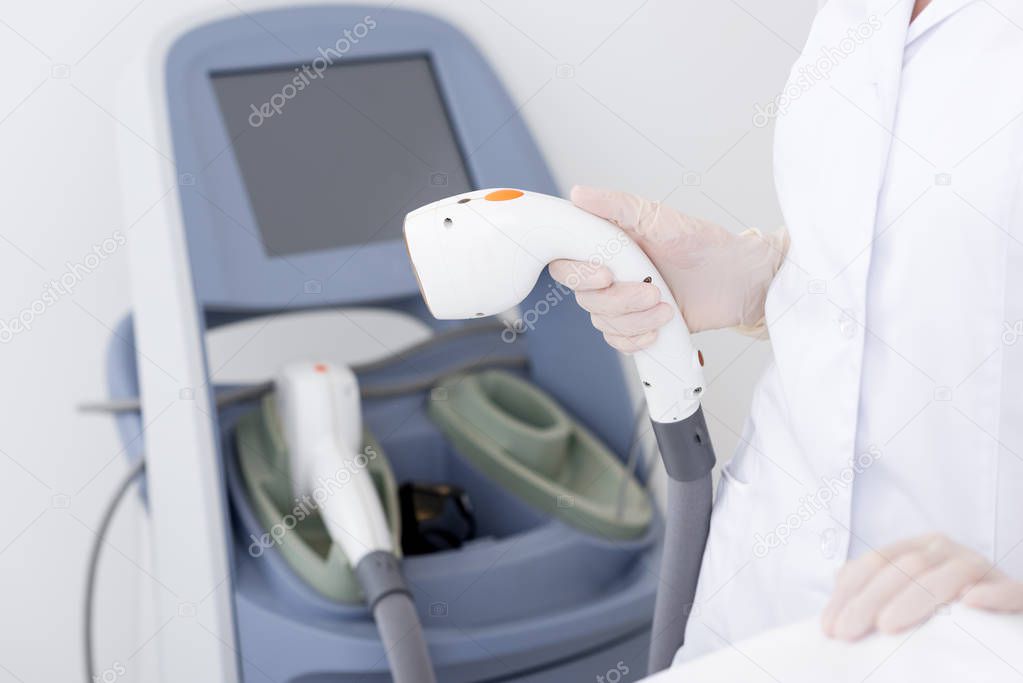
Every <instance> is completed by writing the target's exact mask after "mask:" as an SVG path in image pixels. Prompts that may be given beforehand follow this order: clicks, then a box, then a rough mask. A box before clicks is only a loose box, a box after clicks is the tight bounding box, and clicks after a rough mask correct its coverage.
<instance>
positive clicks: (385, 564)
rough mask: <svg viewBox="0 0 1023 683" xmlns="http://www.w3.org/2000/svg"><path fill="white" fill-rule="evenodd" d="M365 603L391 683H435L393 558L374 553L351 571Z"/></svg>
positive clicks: (423, 639) (420, 627)
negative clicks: (367, 606) (373, 622)
mask: <svg viewBox="0 0 1023 683" xmlns="http://www.w3.org/2000/svg"><path fill="white" fill-rule="evenodd" d="M355 575H356V577H357V578H358V579H359V585H360V586H362V591H363V593H365V594H366V602H367V604H368V605H369V608H370V609H371V610H372V611H373V620H374V621H375V622H376V625H377V631H378V632H379V633H380V641H381V642H382V643H383V646H384V653H385V654H386V655H387V664H388V665H389V666H390V669H391V680H393V681H394V683H436V681H437V677H436V674H434V671H433V662H431V661H430V652H429V650H428V649H427V647H426V636H425V635H424V634H423V625H422V623H421V622H420V621H419V614H418V613H417V612H416V606H415V604H414V603H413V602H412V595H411V593H410V592H409V589H408V586H407V585H406V583H405V577H404V576H402V573H401V564H400V561H399V560H398V558H397V557H395V556H394V555H393V554H391V553H388V552H385V551H382V550H378V551H375V552H372V553H369V554H368V555H366V556H365V557H364V558H362V560H361V561H360V562H359V564H358V565H357V566H356V567H355Z"/></svg>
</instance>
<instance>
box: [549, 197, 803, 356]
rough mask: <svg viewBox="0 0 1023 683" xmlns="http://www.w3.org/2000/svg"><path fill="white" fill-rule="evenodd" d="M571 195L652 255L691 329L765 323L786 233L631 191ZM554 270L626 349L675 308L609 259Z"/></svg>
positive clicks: (642, 342) (644, 341)
mask: <svg viewBox="0 0 1023 683" xmlns="http://www.w3.org/2000/svg"><path fill="white" fill-rule="evenodd" d="M572 202H573V203H574V204H575V205H576V206H578V207H580V208H582V209H585V210H586V211H589V212H590V213H592V214H595V215H597V216H600V217H601V218H604V219H607V220H609V221H611V222H612V223H614V224H615V225H617V226H618V227H620V228H622V229H623V230H624V231H625V232H626V233H627V234H628V235H629V237H630V238H631V239H632V240H633V241H635V242H636V243H637V244H638V245H639V246H640V248H642V249H643V251H645V252H646V254H647V256H648V257H650V260H651V261H652V262H653V264H654V266H655V267H656V268H657V270H658V271H659V272H660V274H661V276H662V277H663V278H664V280H665V282H667V284H668V287H669V288H670V289H671V293H672V295H674V297H675V301H676V303H677V304H678V306H679V309H680V310H681V311H682V315H683V317H684V318H685V320H686V323H687V324H688V326H689V329H690V331H692V332H699V331H702V330H713V329H720V328H725V327H745V328H748V329H752V330H754V331H755V330H757V329H759V328H760V327H761V326H762V325H763V318H764V300H765V298H766V296H767V288H768V285H770V283H771V280H772V279H773V278H774V275H775V273H777V272H778V268H779V267H780V266H781V263H782V260H783V259H784V257H785V252H786V251H787V250H788V234H787V233H786V232H785V230H779V231H778V232H776V233H774V234H771V235H767V236H764V235H761V234H760V233H759V232H757V231H747V232H744V233H742V234H741V235H735V234H732V233H731V232H729V231H728V230H725V229H724V228H722V227H721V226H719V225H715V224H714V223H711V222H709V221H704V220H701V219H699V218H693V217H691V216H687V215H685V214H683V213H680V212H678V211H676V210H674V209H672V208H670V207H667V206H664V205H663V204H660V203H658V202H651V201H648V200H646V199H642V198H640V197H637V196H635V195H631V194H628V193H625V192H614V191H610V190H600V189H596V188H591V187H581V186H576V187H574V188H572ZM550 272H551V276H552V277H553V278H554V279H555V280H557V281H558V282H560V283H562V284H563V285H565V286H567V287H569V288H571V289H573V290H575V293H576V300H577V301H578V302H579V305H580V306H582V307H583V308H584V309H586V310H587V311H589V312H590V315H591V319H592V321H593V325H594V327H596V328H597V329H598V330H600V331H601V332H603V334H604V338H605V339H606V340H607V342H608V344H610V345H611V346H613V347H614V348H616V349H618V350H619V351H624V352H626V353H629V352H633V351H638V350H640V349H643V348H646V347H647V346H649V345H650V344H652V343H653V341H654V340H655V339H656V338H657V330H658V329H659V328H660V327H661V326H663V325H664V324H665V323H667V322H668V321H669V320H671V318H672V315H673V311H672V310H671V306H669V305H668V304H666V303H659V299H660V296H659V293H658V291H657V288H656V287H654V285H652V284H647V283H643V282H614V278H613V276H612V275H611V271H610V270H609V269H608V268H607V267H606V266H603V265H599V264H597V265H594V264H591V263H584V262H581V261H568V260H559V261H554V262H553V263H551V265H550Z"/></svg>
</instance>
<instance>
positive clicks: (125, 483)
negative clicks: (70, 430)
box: [82, 457, 146, 683]
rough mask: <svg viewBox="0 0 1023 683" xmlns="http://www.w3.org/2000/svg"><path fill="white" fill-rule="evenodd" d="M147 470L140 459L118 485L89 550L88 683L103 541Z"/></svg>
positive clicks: (85, 633) (92, 668)
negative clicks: (94, 605)
mask: <svg viewBox="0 0 1023 683" xmlns="http://www.w3.org/2000/svg"><path fill="white" fill-rule="evenodd" d="M145 469H146V460H145V458H144V457H143V458H139V459H138V461H137V462H135V463H132V465H131V468H130V469H129V470H128V472H127V473H126V474H125V475H124V479H122V480H121V483H120V484H118V486H117V490H116V491H115V492H114V495H113V497H112V498H111V499H110V502H108V503H107V507H106V509H105V510H104V511H103V518H102V519H101V520H100V523H99V529H97V530H96V540H94V541H93V543H92V548H90V550H89V565H88V569H87V570H86V575H85V616H84V619H85V624H84V628H83V629H82V633H83V637H84V640H85V642H84V645H85V680H86V683H92V682H93V680H95V679H94V678H93V675H94V674H93V672H94V671H95V668H96V662H95V657H94V653H93V650H92V646H93V642H92V610H93V601H94V599H95V590H96V570H97V568H98V567H99V555H100V550H102V548H103V540H104V538H105V537H106V534H107V530H108V529H109V528H110V522H111V520H113V518H114V513H115V512H117V508H118V507H119V506H120V504H121V501H122V500H124V494H125V493H126V492H127V491H128V488H129V487H130V486H131V485H132V483H133V482H134V481H135V480H136V479H137V478H138V476H139V475H140V474H142V472H143V471H144V470H145Z"/></svg>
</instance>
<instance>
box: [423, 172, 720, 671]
mask: <svg viewBox="0 0 1023 683" xmlns="http://www.w3.org/2000/svg"><path fill="white" fill-rule="evenodd" d="M405 243H406V245H407V246H408V251H409V257H410V258H411V260H412V267H413V270H414V271H415V273H416V277H417V278H418V280H419V288H420V290H422V293H423V299H425V300H426V304H427V306H429V308H430V312H431V313H433V315H434V316H435V317H437V318H444V319H465V318H476V317H481V316H485V315H494V314H497V313H501V312H503V311H506V310H508V309H509V308H512V307H513V306H516V305H517V304H519V303H520V302H521V301H522V300H523V299H525V298H526V296H527V295H528V294H529V293H530V292H531V291H532V289H533V287H534V286H535V285H536V281H537V278H538V277H539V276H540V273H541V271H543V269H544V268H545V267H546V266H547V264H548V263H550V262H551V261H554V260H555V259H573V260H576V261H586V262H590V263H592V264H594V265H604V266H607V268H608V269H610V271H611V273H612V274H613V275H614V278H615V280H622V281H629V280H632V281H644V282H649V283H652V284H653V285H655V286H656V287H657V289H658V290H659V291H660V293H661V301H664V302H666V303H668V304H670V305H671V307H672V309H673V310H674V311H675V316H674V318H673V319H672V320H671V322H669V323H668V324H667V325H665V326H664V327H662V328H661V329H660V330H659V331H658V335H657V340H656V341H655V342H654V343H653V344H652V345H651V346H649V347H647V348H646V349H645V350H644V351H640V352H638V353H637V354H636V355H635V356H634V360H635V362H636V369H637V370H638V371H639V378H640V379H641V380H642V382H643V389H644V391H645V393H646V400H647V409H648V410H649V412H650V419H651V421H652V422H653V431H654V435H655V436H656V438H657V445H658V446H659V447H660V451H661V459H662V460H663V461H664V468H665V472H667V474H668V495H667V511H666V515H665V520H666V524H665V529H664V552H663V554H662V558H661V577H662V578H661V582H660V585H659V587H658V589H657V599H656V601H655V605H654V619H653V629H652V632H651V638H650V657H649V663H648V671H649V672H650V673H652V672H655V671H659V670H661V669H663V668H666V667H667V666H668V665H669V664H670V663H671V660H672V657H674V655H675V652H676V651H677V650H678V648H679V647H681V646H682V644H683V643H684V641H685V626H686V620H687V618H688V615H689V612H690V610H691V609H692V606H693V600H694V596H695V594H696V584H697V581H698V580H699V575H700V564H701V561H702V558H703V551H704V548H705V546H706V543H707V535H708V530H709V528H710V513H711V500H712V496H711V470H712V469H713V467H714V449H713V447H712V446H711V443H710V438H709V435H708V433H707V423H706V420H705V419H704V417H703V410H701V408H700V398H701V395H702V394H703V386H704V385H703V370H702V365H703V358H702V356H701V355H700V352H699V351H697V350H696V349H694V348H693V344H692V341H691V340H690V339H689V329H688V328H687V327H686V324H685V321H684V320H683V319H682V313H681V312H680V311H679V310H678V305H677V304H676V303H675V299H674V297H673V296H672V294H671V290H669V289H668V285H667V284H665V282H664V279H663V278H661V275H660V273H658V272H657V269H656V268H654V266H653V264H652V263H650V259H648V258H647V256H646V254H645V253H643V250H642V249H640V248H639V246H638V245H636V244H635V243H634V242H633V241H632V240H631V239H629V236H628V235H627V234H625V232H624V231H623V230H621V229H619V228H617V227H615V226H614V225H612V224H611V223H609V222H607V221H605V220H604V219H602V218H598V217H597V216H594V215H592V214H589V213H587V212H585V211H583V210H582V209H579V208H577V207H576V206H574V205H573V204H571V203H570V202H567V201H565V200H563V199H558V198H557V197H550V196H547V195H543V194H537V193H535V192H523V191H522V190H511V189H503V190H478V191H476V192H467V193H465V194H460V195H457V196H454V197H449V198H447V199H442V200H440V201H437V202H434V203H432V204H427V205H426V206H424V207H422V208H420V209H417V210H415V211H413V212H412V213H410V214H409V215H408V216H406V218H405Z"/></svg>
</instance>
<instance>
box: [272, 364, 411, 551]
mask: <svg viewBox="0 0 1023 683" xmlns="http://www.w3.org/2000/svg"><path fill="white" fill-rule="evenodd" d="M275 389H276V397H277V409H278V413H279V414H280V419H281V427H282V430H283V432H284V439H285V442H286V443H287V444H288V452H289V455H290V462H291V484H292V490H293V492H294V494H295V497H296V498H303V497H304V496H309V497H311V498H312V499H313V501H314V502H315V503H316V505H317V506H318V509H319V510H320V514H321V515H322V517H323V521H324V524H325V525H326V527H327V531H328V533H329V534H330V537H331V538H332V539H333V540H334V542H335V543H337V544H338V545H340V546H341V548H342V550H344V551H345V555H347V556H348V560H349V562H351V564H352V566H353V567H354V566H357V565H358V564H359V561H360V560H362V558H363V557H364V556H365V555H366V554H368V553H370V552H373V551H375V550H385V551H387V552H394V548H393V545H392V543H391V536H390V532H389V531H388V527H387V519H386V517H385V515H384V509H383V505H382V503H381V502H380V497H379V496H378V495H377V491H376V488H375V487H374V486H373V479H372V477H371V475H370V472H369V469H368V468H367V467H366V465H365V460H364V457H365V456H363V457H362V458H360V457H358V456H359V452H360V448H361V446H362V411H361V409H360V406H359V384H358V381H357V380H356V378H355V375H354V374H353V373H352V371H351V370H350V369H348V368H346V367H339V366H337V365H331V364H327V363H307V362H300V363H291V364H289V365H286V366H285V367H284V368H283V369H282V370H281V371H280V373H279V374H278V376H277V379H276V381H275Z"/></svg>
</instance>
